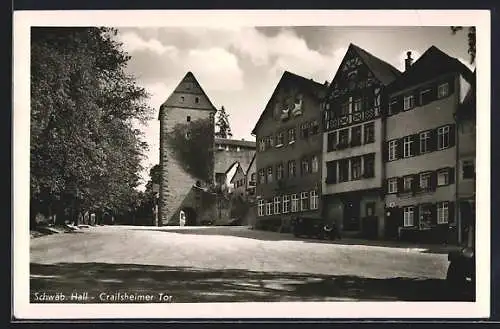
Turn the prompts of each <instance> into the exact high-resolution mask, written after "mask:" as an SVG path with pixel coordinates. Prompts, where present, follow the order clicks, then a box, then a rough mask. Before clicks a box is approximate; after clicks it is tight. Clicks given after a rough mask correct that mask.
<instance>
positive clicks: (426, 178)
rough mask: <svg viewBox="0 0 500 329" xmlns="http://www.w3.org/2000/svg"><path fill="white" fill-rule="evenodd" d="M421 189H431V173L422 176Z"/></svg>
mask: <svg viewBox="0 0 500 329" xmlns="http://www.w3.org/2000/svg"><path fill="white" fill-rule="evenodd" d="M419 186H420V188H421V189H423V190H425V189H428V188H429V187H431V173H422V174H420V184H419Z"/></svg>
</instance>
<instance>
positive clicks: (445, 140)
mask: <svg viewBox="0 0 500 329" xmlns="http://www.w3.org/2000/svg"><path fill="white" fill-rule="evenodd" d="M449 146H450V126H444V127H439V128H438V150H444V149H445V148H447V147H449Z"/></svg>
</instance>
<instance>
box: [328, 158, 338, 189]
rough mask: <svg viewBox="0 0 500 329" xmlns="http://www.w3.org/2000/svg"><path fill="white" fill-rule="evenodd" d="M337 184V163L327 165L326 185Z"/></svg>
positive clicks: (330, 162) (332, 162) (331, 162)
mask: <svg viewBox="0 0 500 329" xmlns="http://www.w3.org/2000/svg"><path fill="white" fill-rule="evenodd" d="M336 182H337V161H328V162H327V163H326V183H327V184H335V183H336Z"/></svg>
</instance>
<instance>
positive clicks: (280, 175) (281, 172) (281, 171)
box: [276, 163, 285, 180]
mask: <svg viewBox="0 0 500 329" xmlns="http://www.w3.org/2000/svg"><path fill="white" fill-rule="evenodd" d="M284 174H285V172H284V169H283V164H282V163H280V164H278V165H277V166H276V179H277V180H280V179H283V176H284Z"/></svg>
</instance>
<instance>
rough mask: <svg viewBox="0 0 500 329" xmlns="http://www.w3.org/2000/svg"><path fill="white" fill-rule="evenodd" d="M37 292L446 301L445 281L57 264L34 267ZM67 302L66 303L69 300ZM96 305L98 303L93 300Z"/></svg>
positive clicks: (32, 286)
mask: <svg viewBox="0 0 500 329" xmlns="http://www.w3.org/2000/svg"><path fill="white" fill-rule="evenodd" d="M30 270H31V272H30V290H31V302H36V301H35V300H34V293H35V292H39V293H40V292H46V293H49V292H54V293H55V292H62V293H65V294H67V295H69V294H71V293H72V292H75V291H76V292H89V295H91V296H92V295H93V296H98V294H99V293H100V292H108V293H111V294H113V293H116V292H126V293H137V292H143V293H146V292H147V293H151V294H158V293H160V292H165V293H167V294H169V295H172V296H173V301H175V302H244V301H250V302H252V301H253V302H270V301H338V300H368V301H370V300H371V301H376V300H380V301H391V300H399V301H445V300H451V299H450V298H447V297H446V288H445V282H444V280H438V279H424V280H417V279H408V278H391V279H371V278H361V277H357V276H327V275H310V274H297V273H277V272H254V271H247V270H239V269H225V270H214V269H201V268H192V267H171V266H154V265H136V264H109V263H58V264H51V265H45V264H36V263H32V264H31V265H30ZM66 301H68V300H66ZM92 302H94V303H95V302H99V300H94V301H92Z"/></svg>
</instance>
